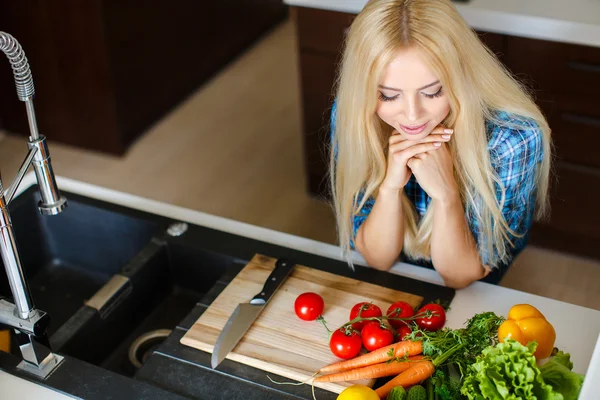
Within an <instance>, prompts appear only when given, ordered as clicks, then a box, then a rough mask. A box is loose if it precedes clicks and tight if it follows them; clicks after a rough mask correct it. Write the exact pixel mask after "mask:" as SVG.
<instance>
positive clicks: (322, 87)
mask: <svg viewBox="0 0 600 400" xmlns="http://www.w3.org/2000/svg"><path fill="white" fill-rule="evenodd" d="M335 64H336V58H335V57H333V56H330V55H327V54H315V53H310V52H302V53H301V54H300V79H301V82H302V85H301V93H302V120H303V125H304V126H303V134H304V135H303V136H304V165H305V170H306V174H307V178H308V189H309V191H310V193H311V194H313V195H316V196H325V197H329V194H328V193H327V186H328V184H327V182H326V180H327V171H328V168H329V167H328V162H329V161H328V160H329V143H330V124H329V120H330V117H331V105H332V103H333V99H334V94H333V88H332V85H333V79H334V75H335V67H336V66H335Z"/></svg>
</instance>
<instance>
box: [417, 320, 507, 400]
mask: <svg viewBox="0 0 600 400" xmlns="http://www.w3.org/2000/svg"><path fill="white" fill-rule="evenodd" d="M502 322H504V318H503V317H500V316H498V315H496V314H494V313H493V312H485V313H481V314H477V315H475V316H473V318H471V319H469V320H468V321H467V322H466V324H465V325H466V327H465V328H461V329H450V328H444V329H441V330H439V331H436V332H429V331H426V330H420V329H414V330H413V332H412V333H411V334H410V335H408V336H407V337H406V338H405V340H421V341H422V343H423V355H425V356H426V357H427V358H428V359H430V360H432V362H433V363H434V364H435V365H436V367H437V369H436V372H435V373H434V375H433V377H432V378H431V379H432V383H433V385H434V386H435V389H434V391H435V394H436V395H437V396H439V398H440V399H441V400H454V399H460V398H461V395H460V386H461V381H460V378H461V377H462V376H464V375H465V374H466V371H467V367H468V366H469V365H471V364H472V363H474V362H475V361H476V360H477V356H479V355H480V354H481V352H482V351H483V350H484V349H485V348H487V347H489V346H492V345H495V344H496V343H497V342H498V327H499V326H500V325H501V324H502ZM450 368H452V369H454V370H456V371H457V372H456V374H455V375H457V377H453V376H451V375H450V373H449V369H450Z"/></svg>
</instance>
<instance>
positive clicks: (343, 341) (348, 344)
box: [329, 329, 362, 360]
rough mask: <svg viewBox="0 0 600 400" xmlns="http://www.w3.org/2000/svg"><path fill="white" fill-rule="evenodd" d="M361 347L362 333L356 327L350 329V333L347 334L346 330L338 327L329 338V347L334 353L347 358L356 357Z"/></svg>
mask: <svg viewBox="0 0 600 400" xmlns="http://www.w3.org/2000/svg"><path fill="white" fill-rule="evenodd" d="M361 347H362V342H361V340H360V334H359V333H358V332H357V331H355V330H354V329H350V332H349V334H346V331H345V330H342V329H336V330H335V331H334V332H333V334H332V335H331V339H329V348H330V349H331V352H332V353H333V355H335V356H336V357H339V358H343V359H345V360H347V359H350V358H354V357H356V356H357V355H358V353H359V352H360V349H361Z"/></svg>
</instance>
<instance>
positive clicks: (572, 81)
mask: <svg viewBox="0 0 600 400" xmlns="http://www.w3.org/2000/svg"><path fill="white" fill-rule="evenodd" d="M292 15H293V17H294V19H295V22H296V26H297V32H298V52H299V59H300V75H301V94H302V102H301V104H302V116H303V124H304V126H303V134H304V146H305V157H304V159H305V170H306V174H307V177H308V191H309V192H310V193H311V194H312V195H314V196H319V197H321V196H324V197H327V181H326V176H327V171H328V164H327V163H328V161H327V160H328V158H329V154H328V142H329V130H330V127H329V118H330V109H331V104H332V102H333V98H334V93H333V83H334V79H335V72H336V68H337V64H338V62H339V57H340V50H341V48H342V43H343V38H344V35H345V32H346V29H347V28H348V27H349V26H350V24H351V22H352V19H353V18H354V17H355V15H354V14H347V13H341V12H333V11H326V10H317V9H309V8H301V7H296V8H293V9H292ZM478 34H479V36H480V38H481V39H482V41H483V42H484V43H485V44H486V45H487V46H488V47H489V48H490V49H491V50H492V51H493V52H494V53H496V54H497V55H498V57H499V59H500V60H501V61H502V62H503V63H504V64H505V65H506V66H507V67H508V69H509V70H510V71H511V72H512V73H513V74H514V75H515V76H516V77H517V78H519V79H520V80H522V81H523V82H524V83H525V84H526V85H527V86H528V87H530V88H531V89H532V90H533V91H534V95H535V98H536V101H537V103H538V105H539V106H540V108H541V109H542V111H543V112H544V114H545V115H546V117H547V118H548V122H549V124H550V127H551V128H552V135H553V141H554V145H555V156H556V159H555V163H554V170H553V175H552V187H551V205H552V214H551V217H550V219H549V220H547V221H544V222H540V223H536V224H534V227H533V229H532V231H531V243H534V244H538V245H540V246H544V247H549V248H552V249H556V250H559V251H566V252H571V253H574V254H579V255H583V256H588V257H593V258H597V259H600V246H597V245H596V241H597V240H599V239H600V229H599V228H598V227H600V211H599V210H598V208H597V207H596V203H597V201H596V199H598V198H600V189H599V188H600V156H598V150H597V148H598V147H599V146H600V98H599V97H598V96H597V95H596V93H595V91H597V90H598V88H600V49H599V48H593V47H587V46H579V45H571V44H565V43H556V42H548V41H542V40H534V39H526V38H521V37H514V36H508V35H500V34H495V33H489V32H478Z"/></svg>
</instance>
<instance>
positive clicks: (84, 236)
mask: <svg viewBox="0 0 600 400" xmlns="http://www.w3.org/2000/svg"><path fill="white" fill-rule="evenodd" d="M38 196H39V195H38V193H37V191H35V190H28V191H26V192H25V193H24V194H23V195H21V196H19V197H17V198H15V199H14V200H13V202H11V204H10V206H9V209H10V212H11V218H12V222H13V228H14V230H15V236H16V241H17V247H18V249H19V254H20V256H21V263H22V266H23V270H24V274H25V277H26V280H27V283H28V284H29V289H30V292H31V295H32V297H33V302H34V304H35V305H36V307H37V308H39V309H41V310H43V311H46V312H48V313H49V314H50V317H51V323H50V327H49V330H48V332H49V333H50V334H52V333H54V332H56V330H57V329H58V328H59V327H60V326H61V325H63V324H64V323H65V322H66V321H67V320H68V319H69V318H70V317H71V316H72V315H73V314H75V312H76V311H77V310H78V309H79V308H80V307H81V306H82V305H83V302H84V301H85V300H86V299H88V298H90V297H92V296H93V295H94V293H95V292H96V291H97V290H99V289H100V288H101V287H102V286H103V285H104V284H105V283H106V282H108V281H109V280H110V278H111V277H112V276H113V275H114V274H116V273H118V272H119V271H120V270H121V268H123V267H124V266H125V265H126V264H127V263H128V262H129V261H130V260H131V259H132V258H133V257H134V256H135V255H136V254H137V253H138V252H139V251H140V250H141V249H142V248H143V247H144V246H145V245H146V243H147V242H148V241H149V240H150V238H151V237H152V236H153V235H154V234H155V233H156V232H157V231H158V228H159V227H158V226H157V224H156V223H153V222H150V221H147V220H142V219H139V218H135V217H132V216H128V215H124V214H122V213H119V212H116V211H111V210H107V209H102V208H99V207H94V206H93V205H92V204H86V203H82V202H78V201H77V200H71V201H70V202H69V207H68V208H67V209H66V210H65V211H64V212H63V213H60V214H58V215H56V216H43V215H41V214H40V213H39V212H38V210H37V202H38V201H39V197H38ZM0 275H1V278H0V296H4V297H8V298H12V294H11V291H10V287H9V284H8V280H7V279H6V275H5V274H0ZM11 300H12V299H11Z"/></svg>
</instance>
